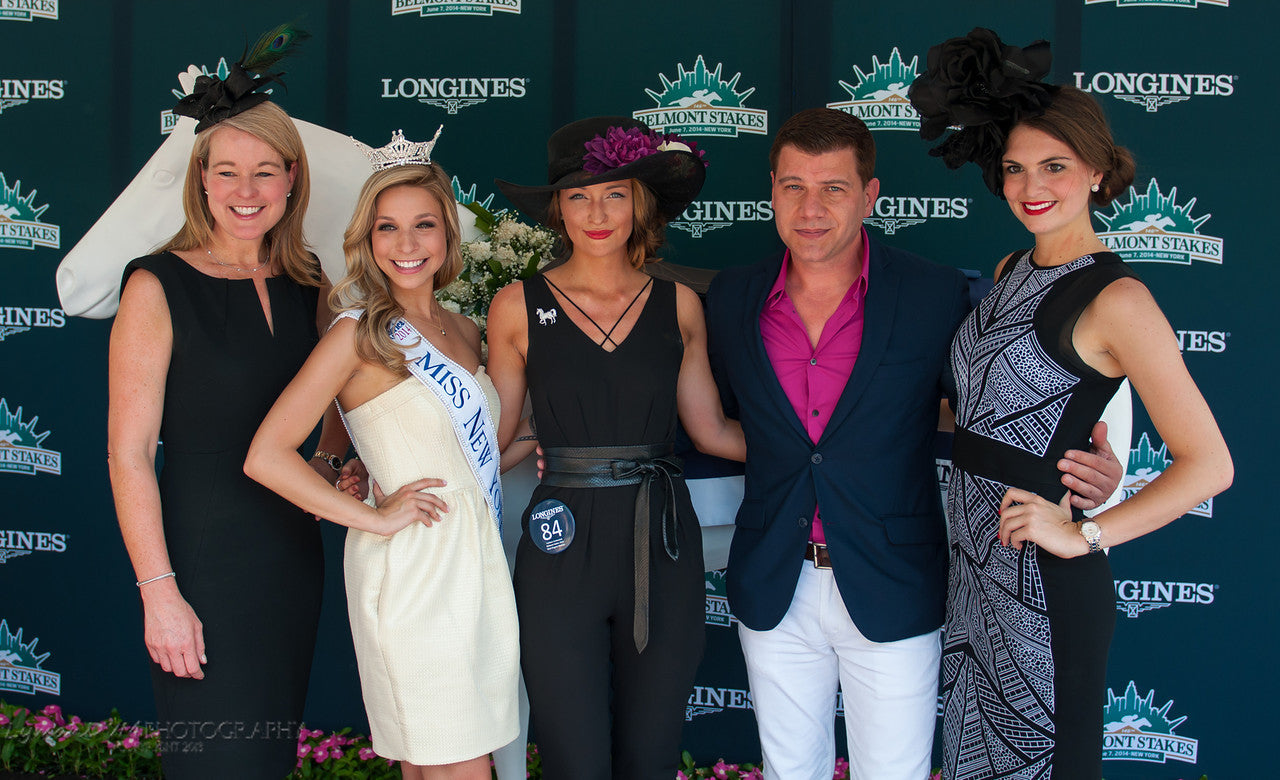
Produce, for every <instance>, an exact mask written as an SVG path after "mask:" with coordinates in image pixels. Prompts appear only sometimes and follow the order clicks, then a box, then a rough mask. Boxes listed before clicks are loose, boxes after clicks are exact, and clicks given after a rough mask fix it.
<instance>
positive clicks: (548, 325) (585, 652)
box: [515, 275, 706, 780]
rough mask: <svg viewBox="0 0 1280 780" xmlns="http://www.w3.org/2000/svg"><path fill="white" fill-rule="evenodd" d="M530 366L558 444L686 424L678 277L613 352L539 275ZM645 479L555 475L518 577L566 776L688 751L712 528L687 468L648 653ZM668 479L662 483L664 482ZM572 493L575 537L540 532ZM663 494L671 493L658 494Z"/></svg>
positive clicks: (672, 759)
mask: <svg viewBox="0 0 1280 780" xmlns="http://www.w3.org/2000/svg"><path fill="white" fill-rule="evenodd" d="M524 296H525V307H526V310H527V312H528V317H529V351H528V355H527V368H526V374H527V376H528V380H529V392H530V396H531V398H532V401H533V414H534V419H535V421H536V423H537V429H538V441H539V443H540V444H541V445H542V446H543V447H561V446H570V447H587V446H592V447H602V446H628V445H643V444H661V443H668V442H671V441H673V439H674V437H675V433H676V379H677V376H678V375H679V372H680V363H681V360H682V358H683V355H684V343H683V340H682V338H681V335H680V326H679V322H678V319H677V316H676V289H675V285H674V284H673V283H672V282H669V281H664V280H659V279H655V280H653V289H652V290H651V291H650V294H649V298H648V300H647V301H646V302H645V304H644V310H643V311H642V312H641V314H640V316H639V319H638V320H637V321H636V323H635V326H634V327H633V328H632V330H631V332H630V333H629V334H628V335H627V338H626V339H624V340H623V342H622V344H621V346H619V347H617V348H616V349H615V350H614V351H613V352H606V351H605V350H604V349H602V348H601V347H600V346H599V345H597V344H596V343H595V342H594V341H593V340H592V339H591V338H590V337H589V336H588V335H587V334H585V333H583V332H582V331H581V330H579V329H578V327H577V326H576V325H575V324H574V323H573V322H572V321H571V320H570V319H569V317H568V316H567V314H566V312H565V311H564V310H563V309H564V306H563V305H562V304H561V303H560V302H559V301H557V300H556V298H555V296H554V295H552V293H551V290H550V289H549V288H548V286H547V282H546V281H545V279H544V278H543V277H542V276H541V275H537V276H534V277H533V278H531V279H529V280H527V281H525V283H524ZM637 489H638V488H637V486H634V485H632V486H622V487H604V488H568V487H553V486H548V485H539V486H538V488H537V489H536V490H535V491H534V494H533V498H532V499H531V500H530V503H529V508H526V509H525V512H524V515H523V517H522V519H521V525H522V528H523V530H524V534H523V535H522V537H521V539H520V545H519V548H518V550H517V553H516V566H515V590H516V605H517V608H518V610H519V615H520V647H521V666H522V667H523V670H524V679H525V685H526V687H527V689H528V692H529V704H530V708H531V728H532V739H533V740H534V741H536V742H537V743H538V749H539V752H540V754H541V756H542V762H543V766H544V772H545V774H546V776H547V777H554V778H557V780H566V779H568V780H572V779H573V778H591V780H616V779H617V778H645V779H646V780H648V779H649V778H655V779H656V778H661V779H662V780H670V778H671V777H672V776H674V774H675V769H676V764H677V762H678V761H679V755H680V754H679V750H680V732H681V728H682V727H683V725H684V709H685V704H686V702H687V700H688V697H689V692H690V690H691V689H692V686H693V677H694V673H695V672H696V671H697V666H698V662H699V660H700V659H701V657H702V648H703V619H704V617H705V612H706V606H705V605H706V601H705V595H704V593H705V585H704V580H703V572H702V536H701V531H700V529H699V526H698V519H697V517H696V516H695V514H694V511H693V505H692V503H691V501H690V499H689V491H688V488H686V487H685V484H684V482H683V481H682V480H680V479H679V478H677V480H676V512H677V517H678V526H677V539H678V543H679V558H678V560H675V561H673V560H671V559H670V558H669V557H668V556H667V555H666V553H665V552H663V544H662V539H661V530H660V527H661V523H660V522H658V521H656V520H655V521H653V522H651V523H650V531H651V534H650V549H651V550H652V551H653V552H652V555H651V567H650V582H649V642H648V646H647V647H646V648H645V650H644V651H643V652H642V653H637V652H636V648H635V644H634V642H633V635H632V619H633V612H634V585H633V573H634V540H633V529H634V516H635V500H636V491H637ZM656 492H657V491H655V493H656ZM548 498H555V499H559V500H560V501H563V502H564V503H565V504H566V505H567V506H568V507H569V509H570V511H572V513H573V516H574V518H575V521H576V524H577V532H576V535H575V538H574V539H573V542H572V543H571V544H570V545H569V547H568V548H567V549H565V550H564V551H563V552H560V553H557V554H549V553H545V552H543V551H542V550H540V549H539V548H538V547H537V546H535V545H534V544H533V543H532V542H531V541H530V539H529V512H530V509H531V508H532V507H533V506H535V505H536V504H538V503H539V502H541V501H543V500H544V499H548ZM655 503H657V502H656V501H655Z"/></svg>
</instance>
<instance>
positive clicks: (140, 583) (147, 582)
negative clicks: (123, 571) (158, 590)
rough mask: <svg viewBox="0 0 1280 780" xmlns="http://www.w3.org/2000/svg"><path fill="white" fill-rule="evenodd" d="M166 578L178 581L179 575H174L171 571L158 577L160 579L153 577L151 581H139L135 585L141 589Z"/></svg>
mask: <svg viewBox="0 0 1280 780" xmlns="http://www.w3.org/2000/svg"><path fill="white" fill-rule="evenodd" d="M165 577H173V578H174V579H177V577H178V575H177V574H174V573H173V572H171V571H167V572H165V573H164V574H161V575H160V576H158V577H152V578H151V579H149V580H138V581H137V582H136V583H134V584H135V585H137V586H138V587H139V588H141V587H142V586H143V585H147V584H149V583H152V582H155V581H156V580H162V579H164V578H165Z"/></svg>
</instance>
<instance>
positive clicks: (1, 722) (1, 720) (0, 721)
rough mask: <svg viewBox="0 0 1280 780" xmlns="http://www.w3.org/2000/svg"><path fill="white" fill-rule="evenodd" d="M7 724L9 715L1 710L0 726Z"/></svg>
mask: <svg viewBox="0 0 1280 780" xmlns="http://www.w3.org/2000/svg"><path fill="white" fill-rule="evenodd" d="M8 725H9V716H8V715H5V714H4V713H3V712H0V726H8Z"/></svg>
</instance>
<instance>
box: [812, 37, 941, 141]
mask: <svg viewBox="0 0 1280 780" xmlns="http://www.w3.org/2000/svg"><path fill="white" fill-rule="evenodd" d="M919 62H920V57H919V56H916V57H912V58H911V63H910V64H904V63H903V62H902V55H901V54H899V53H898V47H897V46H894V47H893V52H892V53H891V54H890V55H889V61H888V62H886V63H884V64H883V65H881V64H880V60H879V59H877V58H876V57H875V55H872V56H871V71H870V72H869V73H863V72H862V69H861V68H859V67H858V66H857V65H854V66H853V72H854V73H856V74H857V76H858V83H857V84H850V83H849V82H847V81H841V82H839V83H840V86H841V87H843V88H844V91H845V92H848V93H849V97H850V99H849V100H845V101H841V102H838V103H828V104H827V108H834V109H836V110H837V111H843V112H845V113H846V114H852V115H854V116H856V117H857V118H859V119H861V120H862V121H863V122H864V123H865V124H866V126H867V127H868V128H870V129H871V130H919V129H920V115H919V114H917V113H916V110H915V109H914V108H912V107H911V101H909V100H908V99H907V88H908V87H910V86H911V82H913V81H915V79H916V66H917V64H918V63H919Z"/></svg>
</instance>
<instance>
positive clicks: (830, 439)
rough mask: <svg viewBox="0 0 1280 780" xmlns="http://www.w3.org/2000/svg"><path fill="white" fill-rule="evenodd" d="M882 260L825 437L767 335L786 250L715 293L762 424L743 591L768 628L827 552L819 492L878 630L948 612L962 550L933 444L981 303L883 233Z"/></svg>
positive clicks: (714, 309)
mask: <svg viewBox="0 0 1280 780" xmlns="http://www.w3.org/2000/svg"><path fill="white" fill-rule="evenodd" d="M864 235H865V233H864ZM869 263H870V271H869V275H868V287H867V297H866V313H865V326H864V330H863V337H862V350H861V352H860V353H859V356H858V361H857V363H856V364H855V366H854V369H853V373H852V374H851V375H850V377H849V382H848V384H847V385H845V389H844V392H843V393H842V395H841V396H840V400H839V402H838V403H837V404H836V408H835V411H834V413H833V414H832V416H831V420H830V422H828V424H827V427H826V430H825V432H824V433H823V435H822V438H821V440H820V441H819V442H818V443H817V444H814V443H813V441H811V440H810V438H809V435H808V434H807V433H806V432H805V429H804V427H803V425H802V424H801V422H800V420H799V419H798V418H797V417H796V413H795V411H794V409H792V407H791V403H790V401H788V400H787V397H786V394H785V393H784V392H783V390H782V385H781V384H779V382H778V378H777V375H776V374H775V373H774V371H773V367H772V366H771V365H770V364H769V358H768V355H767V354H766V353H765V349H764V341H763V339H762V338H761V335H760V312H761V310H762V309H763V308H764V301H765V296H766V295H767V294H768V292H769V290H770V288H771V287H772V286H773V283H774V281H776V280H777V278H778V273H779V271H780V270H781V267H782V256H781V255H778V256H776V257H774V258H772V259H770V260H768V261H766V262H763V263H759V264H757V265H753V266H749V267H739V268H732V269H726V270H724V271H721V272H720V273H719V274H718V275H717V276H716V278H715V281H714V282H713V283H712V285H711V289H710V291H709V292H708V295H707V328H708V346H709V349H710V354H711V365H712V371H713V372H714V374H715V376H716V383H717V384H718V385H719V388H720V394H721V399H722V401H723V402H724V404H725V409H726V412H728V413H729V414H730V415H731V416H734V417H737V418H738V419H740V420H741V421H742V427H743V430H744V432H745V433H746V437H747V463H746V492H745V495H744V498H743V501H742V506H741V507H740V508H739V510H738V515H737V528H736V529H735V531H734V536H733V543H732V546H731V547H730V550H729V568H728V575H727V580H728V597H729V605H730V607H731V608H732V610H733V613H734V615H735V616H736V617H737V618H738V619H739V620H740V621H742V624H743V625H745V626H747V627H748V628H751V629H755V630H757V631H763V630H768V629H771V628H774V627H775V626H777V625H778V623H779V621H781V620H782V617H783V615H785V614H786V612H787V609H788V607H789V606H790V604H791V597H792V595H793V594H794V593H795V588H796V582H797V579H798V578H799V576H800V567H801V566H812V565H813V564H812V563H809V562H807V561H805V560H804V550H805V544H806V543H807V541H808V538H809V524H810V522H811V519H812V517H813V511H814V507H815V505H816V506H821V508H822V527H823V530H824V532H825V534H826V537H827V545H828V548H829V552H830V554H831V564H832V569H833V570H834V573H835V579H836V585H837V586H838V588H839V590H840V594H841V596H842V597H843V599H844V603H845V607H846V608H847V609H848V611H849V615H850V616H851V617H852V618H853V622H854V624H855V625H856V626H857V627H858V630H859V631H861V632H862V634H863V635H864V636H866V637H867V638H868V639H871V640H872V641H876V642H888V641H895V640H899V639H905V638H907V637H912V636H918V635H920V634H923V633H926V632H929V631H933V630H934V629H937V628H938V627H939V626H941V625H942V623H943V619H944V615H945V602H946V582H947V553H948V551H947V538H946V527H945V521H944V519H943V515H942V502H941V499H940V498H939V494H938V479H937V469H936V466H935V464H934V455H933V452H934V450H933V445H934V437H935V435H936V431H937V424H938V401H939V400H940V399H941V398H942V397H944V396H946V397H954V382H953V380H952V379H951V373H950V371H949V370H948V368H947V359H948V353H949V349H950V345H951V338H952V335H953V334H954V333H955V331H956V328H957V327H958V326H959V324H960V321H961V319H963V318H964V316H965V315H966V314H967V313H968V311H969V291H968V283H967V281H966V280H965V277H964V275H963V274H962V273H961V272H960V271H957V270H955V269H953V268H947V267H945V266H940V265H937V264H935V263H931V262H929V261H928V260H925V259H923V258H921V257H918V256H916V255H913V254H910V253H908V252H903V251H899V250H896V249H891V248H889V247H885V246H882V245H880V244H878V243H876V242H874V241H872V242H871V243H870V259H869Z"/></svg>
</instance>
